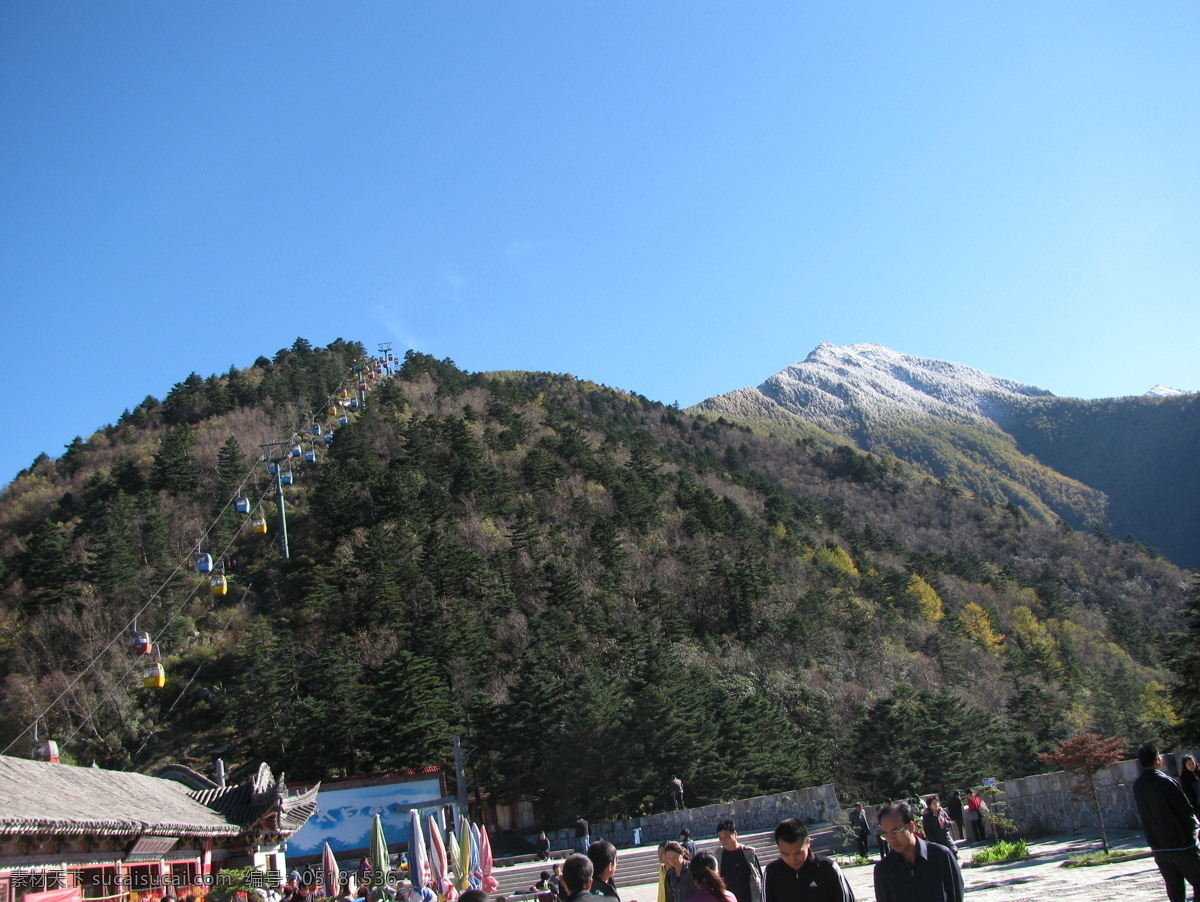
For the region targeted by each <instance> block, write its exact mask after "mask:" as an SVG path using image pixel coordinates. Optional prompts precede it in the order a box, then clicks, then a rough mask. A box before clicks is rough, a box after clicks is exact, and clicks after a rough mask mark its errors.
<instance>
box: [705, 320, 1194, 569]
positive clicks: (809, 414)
mask: <svg viewBox="0 0 1200 902" xmlns="http://www.w3.org/2000/svg"><path fill="white" fill-rule="evenodd" d="M1159 388H1162V387H1161V386H1160V387H1159ZM1152 391H1156V390H1152ZM1197 397H1200V396H1197V395H1195V394H1191V393H1185V392H1177V391H1174V390H1172V391H1171V392H1169V393H1168V392H1165V391H1164V392H1159V393H1156V394H1150V393H1147V395H1143V396H1129V397H1126V398H1120V399H1099V400H1095V401H1088V400H1084V399H1075V398H1064V397H1060V396H1057V395H1055V394H1053V393H1052V392H1050V391H1048V390H1046V389H1043V388H1040V387H1038V386H1034V385H1028V384H1025V383H1021V382H1017V381H1015V380H1011V379H1005V378H1002V377H997V376H992V375H989V374H987V373H983V372H982V371H979V370H976V369H973V368H971V367H968V366H965V365H963V364H959V363H952V362H949V361H942V360H935V359H930V358H921V357H915V356H912V355H907V354H903V353H900V352H897V351H894V350H892V349H890V348H887V347H885V346H883V345H878V344H854V345H847V346H844V347H838V346H835V345H832V344H830V343H828V342H821V343H820V344H819V345H817V347H816V348H815V349H814V350H813V351H812V352H811V353H810V354H809V355H808V356H807V357H806V358H805V359H804V360H803V361H801V362H800V363H797V364H793V365H791V366H788V367H785V368H784V369H783V370H781V371H780V372H778V373H775V374H774V375H772V376H769V377H768V378H767V379H766V380H764V381H763V382H762V383H760V384H759V385H758V386H757V387H753V388H743V389H736V390H734V391H731V392H726V393H724V394H721V395H717V396H714V397H713V398H708V399H706V400H704V401H701V402H700V403H699V404H696V405H695V406H693V407H692V408H689V410H690V411H692V412H695V413H700V414H705V415H709V416H713V415H716V416H725V417H726V418H729V419H731V420H734V421H736V422H743V423H747V424H749V425H752V426H753V427H755V428H758V429H761V430H763V431H766V432H773V431H774V432H780V433H781V434H794V433H796V432H797V430H799V429H801V428H802V427H803V426H807V427H809V428H810V429H811V428H812V427H815V428H818V429H820V430H822V431H824V432H826V433H828V434H829V435H830V436H831V437H832V438H831V439H830V440H831V441H836V440H839V439H840V440H843V441H849V442H851V443H853V445H854V446H855V447H857V448H859V449H861V450H865V451H870V452H872V453H876V454H880V455H883V456H895V457H897V458H899V459H900V460H903V461H906V462H908V463H910V464H912V465H914V466H916V467H918V468H919V469H920V470H922V471H923V472H926V473H928V474H929V475H932V476H935V477H937V478H946V479H949V480H951V481H953V482H956V483H958V484H960V485H962V486H963V487H965V488H968V489H970V490H972V491H976V492H979V493H981V494H983V495H985V496H986V497H991V498H993V499H996V500H1002V501H1006V502H1012V503H1015V504H1017V505H1018V506H1020V507H1022V508H1024V509H1026V510H1027V511H1028V512H1029V513H1030V514H1031V515H1033V516H1037V517H1039V518H1043V519H1052V518H1054V517H1062V518H1064V519H1065V520H1067V521H1068V522H1070V523H1071V524H1072V525H1074V526H1076V527H1085V526H1086V527H1091V526H1096V525H1098V526H1100V527H1102V528H1104V529H1108V530H1112V531H1113V532H1115V533H1116V534H1122V533H1125V532H1134V531H1135V528H1136V535H1138V536H1139V537H1140V538H1142V539H1143V540H1145V541H1148V542H1150V543H1151V544H1153V545H1155V546H1157V547H1161V548H1163V549H1164V550H1166V551H1167V553H1169V554H1171V555H1172V556H1173V557H1174V558H1175V559H1176V560H1178V561H1180V562H1181V563H1184V564H1185V565H1187V566H1192V567H1195V566H1198V565H1200V549H1197V548H1196V547H1195V543H1189V540H1188V538H1187V534H1186V529H1185V528H1184V526H1183V524H1180V527H1179V528H1172V526H1171V525H1170V524H1163V523H1160V522H1159V521H1158V520H1156V518H1155V517H1154V515H1153V513H1152V512H1150V511H1149V510H1148V508H1151V507H1154V506H1160V507H1161V505H1162V504H1163V503H1166V505H1167V508H1168V516H1169V517H1172V518H1182V520H1183V521H1184V523H1187V524H1192V523H1194V522H1195V517H1194V515H1189V513H1188V511H1187V509H1186V507H1185V506H1184V505H1183V503H1182V502H1181V501H1180V500H1179V498H1178V497H1177V496H1176V495H1175V494H1173V493H1172V492H1171V491H1169V490H1168V489H1167V487H1166V486H1167V484H1168V483H1172V482H1176V481H1177V480H1182V483H1183V485H1184V487H1185V489H1186V491H1185V493H1184V494H1185V497H1190V498H1192V500H1193V501H1194V500H1196V495H1195V493H1196V491H1197V486H1196V485H1195V482H1196V480H1195V479H1194V478H1189V476H1188V474H1187V473H1185V472H1181V470H1182V467H1181V465H1180V463H1179V461H1178V459H1177V458H1178V454H1177V452H1176V451H1175V450H1174V449H1175V448H1177V447H1178V446H1179V444H1180V442H1179V440H1178V436H1177V433H1183V434H1186V435H1191V434H1192V433H1194V432H1195V429H1194V428H1191V429H1190V430H1189V426H1188V423H1189V412H1190V411H1191V410H1192V408H1194V407H1195V403H1196V398H1197ZM1164 404H1165V405H1170V406H1171V410H1175V409H1176V408H1177V409H1178V412H1179V415H1178V417H1177V418H1176V422H1170V417H1169V416H1160V417H1157V418H1156V425H1155V429H1156V430H1157V432H1156V433H1154V434H1144V431H1143V434H1138V435H1132V436H1131V435H1129V434H1127V433H1129V432H1132V431H1133V430H1132V429H1125V428H1123V426H1122V421H1121V416H1120V415H1121V414H1124V415H1125V418H1126V419H1127V420H1129V422H1130V423H1133V422H1141V421H1143V420H1145V419H1146V418H1147V417H1151V416H1152V415H1153V413H1154V412H1155V411H1156V408H1161V405H1164ZM1114 412H1115V415H1114ZM1159 412H1161V410H1159ZM1096 417H1103V418H1105V419H1106V420H1108V421H1110V428H1109V429H1108V431H1107V432H1103V431H1102V432H1100V433H1099V434H1098V433H1097V432H1096V430H1095V429H1093V428H1091V427H1090V426H1089V425H1087V422H1086V421H1088V420H1089V419H1094V418H1096ZM1064 422H1066V423H1071V424H1073V430H1072V429H1066V428H1065V427H1064ZM1159 434H1161V436H1162V437H1163V442H1164V443H1165V446H1166V447H1169V448H1170V449H1172V450H1170V451H1167V450H1162V449H1159V448H1158V447H1157V446H1156V444H1155V435H1159ZM1085 435H1086V439H1085V437H1084V436H1085ZM1088 442H1090V443H1092V444H1093V445H1095V444H1097V443H1099V444H1101V445H1103V446H1104V447H1107V448H1108V449H1109V451H1110V453H1111V456H1112V457H1113V459H1114V460H1120V461H1121V464H1120V465H1116V464H1115V463H1114V464H1113V465H1110V466H1107V467H1106V466H1104V465H1097V464H1096V462H1095V461H1094V460H1092V458H1093V457H1094V452H1090V451H1089V449H1088V448H1087V447H1085V445H1086V444H1087V443H1088ZM1067 448H1070V449H1071V451H1070V453H1067V450H1066V449H1067ZM1140 453H1144V454H1145V455H1146V456H1147V461H1149V462H1150V463H1151V464H1152V466H1149V467H1143V468H1142V470H1143V472H1145V473H1147V474H1148V475H1147V479H1148V482H1147V485H1146V488H1145V490H1139V489H1138V487H1137V486H1135V485H1133V484H1131V480H1130V478H1129V475H1128V469H1129V467H1131V466H1132V467H1134V468H1135V469H1136V468H1138V464H1139V458H1138V455H1139V454H1140ZM1151 499H1153V501H1151Z"/></svg>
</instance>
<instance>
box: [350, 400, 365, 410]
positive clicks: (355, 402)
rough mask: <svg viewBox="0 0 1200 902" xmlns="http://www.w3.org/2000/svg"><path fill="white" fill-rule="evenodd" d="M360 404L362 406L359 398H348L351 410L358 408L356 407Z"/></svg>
mask: <svg viewBox="0 0 1200 902" xmlns="http://www.w3.org/2000/svg"><path fill="white" fill-rule="evenodd" d="M361 406H362V404H361V403H359V400H358V398H351V399H350V409H351V410H358V408H359V407H361Z"/></svg>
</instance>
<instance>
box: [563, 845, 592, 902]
mask: <svg viewBox="0 0 1200 902" xmlns="http://www.w3.org/2000/svg"><path fill="white" fill-rule="evenodd" d="M562 888H563V889H564V890H565V891H566V893H567V902H587V900H591V899H595V898H596V897H595V896H593V895H592V892H591V890H592V861H591V859H590V858H588V857H587V856H586V855H580V854H578V853H576V854H575V855H568V856H567V860H566V861H564V862H563V868H562Z"/></svg>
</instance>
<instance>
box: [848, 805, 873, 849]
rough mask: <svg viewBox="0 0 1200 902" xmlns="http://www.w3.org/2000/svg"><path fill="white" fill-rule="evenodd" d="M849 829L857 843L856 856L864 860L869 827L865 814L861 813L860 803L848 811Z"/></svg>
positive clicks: (869, 831) (869, 833)
mask: <svg viewBox="0 0 1200 902" xmlns="http://www.w3.org/2000/svg"><path fill="white" fill-rule="evenodd" d="M850 829H851V830H853V831H854V839H855V841H857V843H858V854H859V855H860V856H862V857H863V858H866V857H867V840H868V838H869V837H870V835H871V825H870V824H868V823H867V813H866V812H865V811H863V804H862V802H855V803H854V807H853V808H852V809H850Z"/></svg>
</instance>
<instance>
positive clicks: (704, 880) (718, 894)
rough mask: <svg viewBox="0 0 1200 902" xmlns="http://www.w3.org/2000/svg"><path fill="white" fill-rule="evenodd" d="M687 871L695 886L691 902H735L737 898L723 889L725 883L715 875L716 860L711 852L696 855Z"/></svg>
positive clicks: (719, 876) (718, 875)
mask: <svg viewBox="0 0 1200 902" xmlns="http://www.w3.org/2000/svg"><path fill="white" fill-rule="evenodd" d="M688 870H689V871H690V872H691V874H692V883H693V884H695V886H696V893H695V895H693V896H692V902H737V897H736V896H734V894H733V893H731V892H730V891H729V890H728V889H726V888H725V881H724V880H722V879H721V875H720V874H718V873H717V859H716V857H715V856H714V855H713V854H712V853H711V852H700V853H699V854H697V855H696V857H695V858H693V859H692V860H691V863H690V864H689V865H688Z"/></svg>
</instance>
